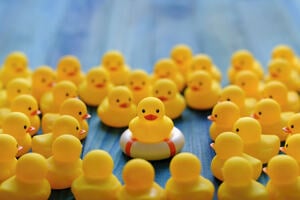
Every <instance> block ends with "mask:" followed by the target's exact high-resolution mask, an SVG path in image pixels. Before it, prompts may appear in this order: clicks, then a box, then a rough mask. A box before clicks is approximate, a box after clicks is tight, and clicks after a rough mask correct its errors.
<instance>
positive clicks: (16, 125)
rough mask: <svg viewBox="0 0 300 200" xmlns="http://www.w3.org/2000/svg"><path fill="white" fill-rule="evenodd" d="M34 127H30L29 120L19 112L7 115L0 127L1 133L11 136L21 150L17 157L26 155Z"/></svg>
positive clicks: (29, 147)
mask: <svg viewBox="0 0 300 200" xmlns="http://www.w3.org/2000/svg"><path fill="white" fill-rule="evenodd" d="M32 131H34V127H33V126H31V125H30V121H29V118H28V117H27V116H26V115H25V114H24V113H21V112H11V113H9V114H8V115H7V116H6V117H5V119H4V121H3V125H2V133H5V134H9V135H12V136H13V137H14V138H15V139H16V140H17V142H18V144H19V145H20V146H22V147H23V148H22V149H20V150H19V151H18V153H17V155H16V156H17V157H20V156H21V155H23V154H25V153H27V152H28V151H29V150H30V149H31V136H30V132H32Z"/></svg>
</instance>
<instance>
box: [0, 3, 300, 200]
mask: <svg viewBox="0 0 300 200" xmlns="http://www.w3.org/2000/svg"><path fill="white" fill-rule="evenodd" d="M0 19H1V26H0V47H1V48H0V61H1V62H2V61H3V59H4V57H5V56H6V55H7V54H8V53H10V52H11V51H15V50H20V51H24V52H25V53H26V54H27V55H28V58H29V60H30V67H31V68H32V69H35V68H36V67H37V66H39V65H43V64H47V65H50V66H52V67H53V68H55V67H56V63H57V60H58V59H59V58H60V57H61V56H63V55H65V54H74V55H76V56H78V58H79V59H80V60H81V63H82V66H83V70H84V71H85V72H86V71H87V70H88V69H89V68H90V67H92V66H95V65H98V64H99V63H100V59H101V56H102V55H103V54H104V53H105V52H106V51H107V50H112V49H117V50H120V51H121V52H123V54H124V55H125V57H126V60H127V63H128V64H129V65H130V66H131V67H132V68H133V69H136V68H143V69H145V70H146V71H148V72H151V71H152V67H153V64H154V63H155V62H156V60H157V59H159V58H163V57H168V56H169V52H170V49H171V48H172V47H173V46H174V45H175V44H178V43H185V44H187V45H189V46H191V48H192V49H193V52H194V53H206V54H209V55H210V56H211V57H212V58H213V60H214V62H215V63H216V64H217V66H219V68H220V69H221V71H222V72H223V74H224V77H223V80H222V84H223V86H224V85H226V84H227V77H226V74H225V72H226V69H227V67H228V64H229V61H230V56H231V54H232V53H233V52H234V51H235V50H237V49H240V48H245V49H248V50H250V51H251V52H253V54H254V55H255V57H256V58H257V59H258V60H260V61H261V62H262V64H263V65H264V66H265V65H266V64H267V62H268V60H269V58H270V52H271V50H272V48H273V47H274V46H275V45H277V44H280V43H284V44H288V45H290V46H291V47H293V48H294V50H295V52H297V53H298V54H299V53H300V34H299V33H300V2H299V1H297V0H289V1H285V0H273V1H269V0H223V1H217V0H210V1H205V0H199V1H196V0H189V1H188V0H177V1H174V0H151V1H150V0H149V1H148V0H119V1H117V0H85V1H82V0H64V1H59V0H57V1H53V0H45V1H36V0H27V1H17V0H4V1H0ZM95 110H96V109H95V108H89V111H90V112H91V113H92V115H93V117H92V119H91V120H90V121H89V124H90V133H89V136H88V138H87V139H86V140H85V141H84V146H83V155H85V154H86V153H87V152H88V151H90V150H92V149H97V148H101V149H105V150H107V151H108V152H109V153H110V154H111V155H112V157H113V159H114V161H115V169H114V173H115V174H116V175H117V177H118V178H120V179H121V172H122V167H123V166H124V164H125V163H126V161H127V160H128V159H129V158H127V157H126V156H124V155H123V154H122V153H121V151H120V148H119V143H118V140H119V137H120V134H121V133H122V131H123V129H115V128H109V127H106V126H105V125H103V124H102V123H101V122H100V120H99V119H98V118H97V115H96V114H95ZM209 114H210V111H203V112H199V111H193V110H190V109H186V110H185V112H184V113H183V116H182V117H181V118H180V119H178V120H176V121H175V125H176V126H177V127H178V128H179V129H181V130H182V131H183V133H184V134H185V136H186V145H185V147H184V149H183V151H189V152H193V153H194V154H196V155H197V156H199V158H200V159H201V161H202V164H203V172H202V174H203V175H204V176H205V177H207V178H209V179H210V180H212V181H213V182H214V184H215V185H216V186H217V185H218V184H219V183H218V182H217V181H216V180H215V179H214V178H213V177H212V175H211V172H210V161H211V158H212V157H213V156H214V153H213V151H212V150H211V149H210V148H209V143H210V139H209V137H208V128H209V125H210V123H209V122H208V121H207V120H206V117H207V115H209ZM169 161H170V160H164V161H159V162H153V165H154V167H155V170H156V181H157V182H158V183H159V184H160V185H162V186H164V185H165V182H166V180H167V179H168V178H169V171H168V165H169ZM259 180H260V181H261V182H262V183H265V182H266V181H267V177H266V176H264V175H263V176H262V177H261V178H260V179H259ZM216 189H217V188H216ZM50 199H56V200H58V199H73V196H72V194H71V192H70V190H61V191H53V192H52V194H51V198H50Z"/></svg>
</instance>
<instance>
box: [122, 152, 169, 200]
mask: <svg viewBox="0 0 300 200" xmlns="http://www.w3.org/2000/svg"><path fill="white" fill-rule="evenodd" d="M122 177H123V181H124V186H122V187H121V189H120V191H119V193H118V195H117V196H118V198H117V199H118V200H144V199H147V200H165V199H166V197H165V192H164V190H163V189H162V188H161V187H160V186H159V185H158V184H157V183H156V182H155V181H154V177H155V172H154V168H153V166H152V165H151V164H150V163H149V162H148V161H146V160H143V159H140V158H135V159H132V160H130V161H128V162H127V163H126V164H125V166H124V168H123V172H122Z"/></svg>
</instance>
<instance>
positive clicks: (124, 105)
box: [120, 103, 129, 108]
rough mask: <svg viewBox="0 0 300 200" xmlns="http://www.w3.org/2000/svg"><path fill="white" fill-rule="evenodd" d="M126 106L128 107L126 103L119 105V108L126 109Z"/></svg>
mask: <svg viewBox="0 0 300 200" xmlns="http://www.w3.org/2000/svg"><path fill="white" fill-rule="evenodd" d="M128 106H129V105H128V103H122V104H120V107H121V108H127V107H128Z"/></svg>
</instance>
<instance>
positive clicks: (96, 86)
mask: <svg viewBox="0 0 300 200" xmlns="http://www.w3.org/2000/svg"><path fill="white" fill-rule="evenodd" d="M112 87H113V86H112V83H111V82H110V80H109V75H108V73H107V71H106V70H105V69H103V68H100V67H93V68H92V69H90V70H89V71H88V72H87V74H86V78H85V80H84V81H83V82H82V83H81V84H80V85H79V86H78V93H79V97H80V99H81V100H82V101H84V102H85V103H86V104H87V105H89V106H99V104H100V103H101V102H102V101H103V99H104V98H105V97H106V96H107V94H108V92H109V91H110V90H111V89H112Z"/></svg>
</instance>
